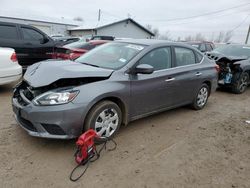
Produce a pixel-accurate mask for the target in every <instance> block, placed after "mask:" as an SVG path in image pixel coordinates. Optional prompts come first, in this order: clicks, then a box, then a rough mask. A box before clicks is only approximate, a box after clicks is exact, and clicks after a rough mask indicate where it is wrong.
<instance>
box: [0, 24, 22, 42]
mask: <svg viewBox="0 0 250 188" xmlns="http://www.w3.org/2000/svg"><path fill="white" fill-rule="evenodd" d="M0 38H4V39H18V34H17V28H16V26H9V25H0Z"/></svg>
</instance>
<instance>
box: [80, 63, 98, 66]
mask: <svg viewBox="0 0 250 188" xmlns="http://www.w3.org/2000/svg"><path fill="white" fill-rule="evenodd" d="M81 64H84V65H89V66H92V67H99V66H98V65H92V64H90V63H81Z"/></svg>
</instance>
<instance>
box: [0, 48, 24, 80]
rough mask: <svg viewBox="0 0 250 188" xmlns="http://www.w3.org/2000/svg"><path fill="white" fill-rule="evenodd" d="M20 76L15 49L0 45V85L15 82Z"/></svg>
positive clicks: (20, 69) (20, 70) (20, 68)
mask: <svg viewBox="0 0 250 188" xmlns="http://www.w3.org/2000/svg"><path fill="white" fill-rule="evenodd" d="M21 77H22V67H21V66H20V65H19V64H18V61H17V57H16V53H15V50H14V49H12V48H1V47H0V85H4V84H8V83H11V82H15V81H17V80H19V79H20V78H21Z"/></svg>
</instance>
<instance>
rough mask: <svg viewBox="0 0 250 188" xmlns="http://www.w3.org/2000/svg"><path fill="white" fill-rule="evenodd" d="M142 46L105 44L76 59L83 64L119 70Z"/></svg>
mask: <svg viewBox="0 0 250 188" xmlns="http://www.w3.org/2000/svg"><path fill="white" fill-rule="evenodd" d="M143 49H144V46H142V45H137V44H129V43H116V42H115V43H107V44H104V45H102V46H100V47H98V48H95V49H93V50H91V51H89V52H88V53H86V54H84V55H83V56H81V57H79V58H78V59H76V62H78V63H85V64H89V65H93V66H98V67H102V68H108V69H119V68H121V67H123V66H124V65H126V64H127V63H128V62H129V61H130V60H131V59H132V58H133V57H135V56H136V55H137V54H138V53H139V52H140V51H141V50H143Z"/></svg>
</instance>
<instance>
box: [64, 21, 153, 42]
mask: <svg viewBox="0 0 250 188" xmlns="http://www.w3.org/2000/svg"><path fill="white" fill-rule="evenodd" d="M68 31H69V34H70V35H71V36H79V37H84V36H93V35H106V36H114V37H116V38H137V39H145V38H152V37H153V36H154V34H153V33H152V32H151V31H149V30H148V29H146V28H145V27H143V26H142V25H140V24H139V23H137V22H136V21H134V20H133V19H131V18H127V19H124V20H120V21H117V22H113V23H109V24H102V23H97V24H95V25H92V26H91V25H89V26H87V25H83V26H79V27H75V28H71V29H68Z"/></svg>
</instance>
